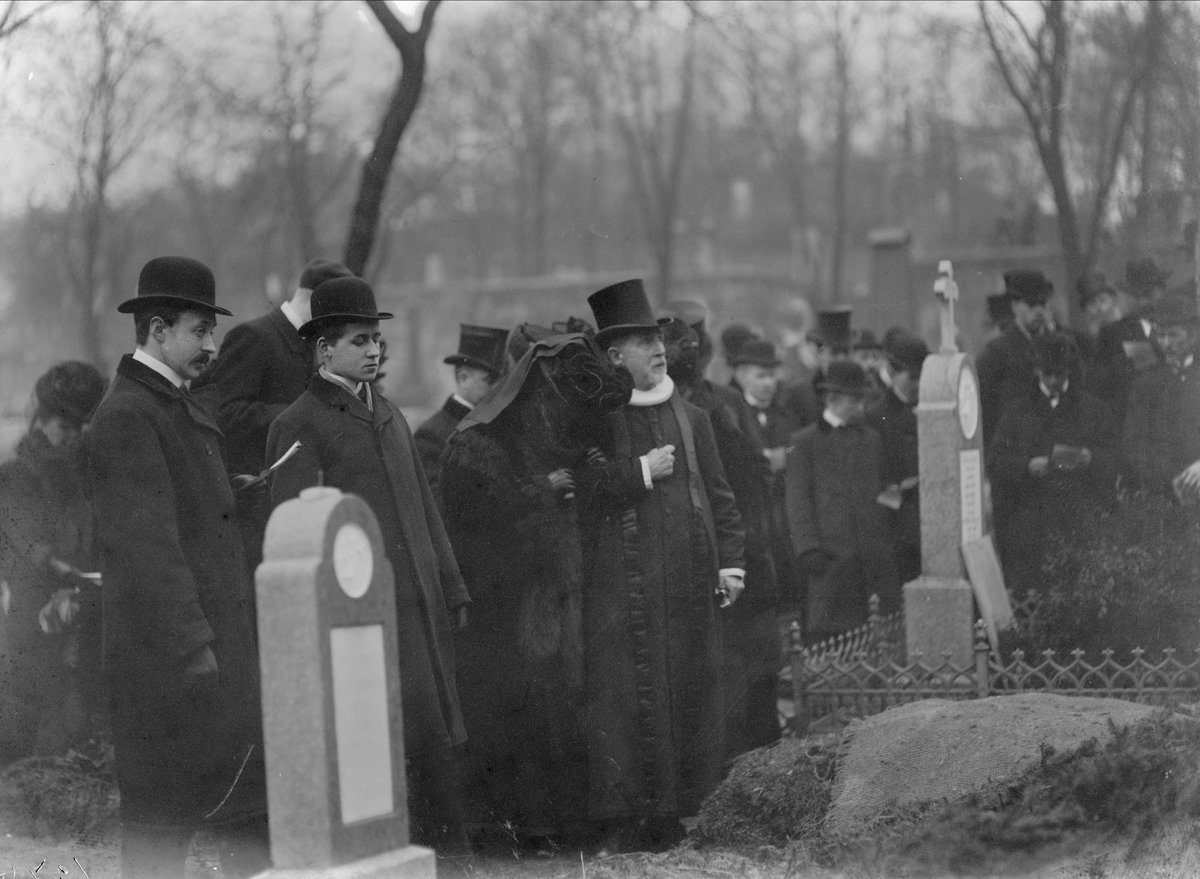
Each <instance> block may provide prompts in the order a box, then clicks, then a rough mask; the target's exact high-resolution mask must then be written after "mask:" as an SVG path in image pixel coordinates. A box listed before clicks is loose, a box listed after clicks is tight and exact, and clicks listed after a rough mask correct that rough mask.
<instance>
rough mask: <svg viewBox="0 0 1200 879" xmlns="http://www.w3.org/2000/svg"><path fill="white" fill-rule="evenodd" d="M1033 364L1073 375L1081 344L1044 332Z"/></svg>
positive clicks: (1063, 335) (1037, 342)
mask: <svg viewBox="0 0 1200 879" xmlns="http://www.w3.org/2000/svg"><path fill="white" fill-rule="evenodd" d="M1195 312H1196V310H1195V308H1193V309H1192V313H1193V315H1195ZM1033 366H1034V368H1035V369H1038V370H1041V371H1042V372H1045V373H1049V374H1051V375H1071V374H1072V373H1073V372H1074V371H1075V369H1076V368H1077V367H1078V366H1079V346H1078V345H1076V344H1075V340H1074V339H1073V338H1071V336H1069V335H1068V334H1067V333H1064V332H1059V331H1056V332H1053V333H1043V334H1042V335H1040V336H1038V337H1037V338H1036V339H1034V340H1033Z"/></svg>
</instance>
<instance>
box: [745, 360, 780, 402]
mask: <svg viewBox="0 0 1200 879" xmlns="http://www.w3.org/2000/svg"><path fill="white" fill-rule="evenodd" d="M735 375H736V376H737V382H738V384H739V385H740V386H741V388H742V390H744V391H745V392H746V393H747V394H748V395H749V396H750V399H752V400H754V402H756V403H758V405H760V406H770V405H771V401H772V400H774V399H775V391H776V389H777V388H778V387H779V370H778V369H776V368H774V367H770V366H758V365H756V364H753V363H746V364H743V365H741V366H739V367H738V368H737V369H736V370H735Z"/></svg>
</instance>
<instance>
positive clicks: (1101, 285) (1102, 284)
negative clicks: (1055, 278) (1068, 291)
mask: <svg viewBox="0 0 1200 879" xmlns="http://www.w3.org/2000/svg"><path fill="white" fill-rule="evenodd" d="M1075 289H1076V290H1078V291H1079V304H1080V305H1081V306H1083V307H1084V308H1086V307H1087V304H1088V303H1089V302H1091V301H1092V300H1093V299H1095V298H1096V297H1097V296H1100V295H1102V294H1104V293H1108V294H1109V295H1113V294H1115V293H1116V291H1115V290H1114V289H1113V287H1112V284H1110V283H1108V276H1107V275H1105V274H1104V272H1101V271H1091V272H1088V273H1087V274H1086V275H1084V276H1083V277H1082V278H1080V279H1079V280H1078V281H1077V282H1076V283H1075Z"/></svg>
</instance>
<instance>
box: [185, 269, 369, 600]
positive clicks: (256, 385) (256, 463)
mask: <svg viewBox="0 0 1200 879" xmlns="http://www.w3.org/2000/svg"><path fill="white" fill-rule="evenodd" d="M349 275H350V270H349V269H348V268H346V267H345V266H343V265H342V264H340V263H336V262H331V261H330V260H326V259H314V260H310V261H309V263H308V265H306V266H305V267H304V271H303V272H301V274H300V283H299V286H298V287H297V288H296V292H295V293H294V294H293V295H292V298H291V299H290V300H288V301H287V302H284V303H282V304H281V305H280V306H279V307H278V308H273V309H271V311H269V312H268V313H267V314H265V315H263V316H262V317H256V318H254V319H253V320H248V321H246V322H244V323H240V324H238V325H237V326H235V327H233V328H232V329H231V330H230V331H229V332H228V333H227V334H226V336H225V340H224V341H223V342H222V343H221V350H220V353H219V355H218V357H217V360H216V363H215V364H214V365H213V367H212V369H211V370H210V371H209V372H208V373H207V374H205V376H204V377H203V379H202V381H203V383H204V384H206V385H212V386H213V387H215V388H216V391H217V397H218V400H219V402H218V405H217V424H218V425H219V426H220V428H221V432H222V433H224V434H225V443H226V447H227V449H228V452H229V466H230V469H231V470H232V471H233V472H234V473H249V474H257V473H259V472H261V471H262V470H263V468H265V467H266V466H267V465H268V464H269V463H271V462H269V461H267V460H266V454H267V431H268V430H269V429H270V427H271V422H272V421H274V420H275V419H276V418H277V417H279V415H281V414H282V413H283V410H284V409H286V408H287V407H288V406H290V405H292V403H294V402H295V401H296V398H297V397H299V396H300V395H301V394H303V393H304V389H305V388H306V387H308V379H309V377H311V376H312V374H313V370H315V369H316V364H315V363H314V362H313V350H312V346H311V345H310V344H309V343H308V342H306V341H304V339H302V338H300V334H299V332H298V330H299V329H300V327H301V326H302V325H303V324H304V323H305V322H306V321H308V319H309V318H310V317H311V312H310V308H309V300H310V299H311V297H312V291H313V290H314V289H316V288H317V286H319V285H320V284H321V283H322V282H323V281H327V280H329V279H330V278H344V277H348V276H349ZM199 386H200V382H197V389H198V388H199ZM266 512H268V511H267V510H266V509H265V507H264V509H262V510H257V511H256V512H255V514H254V515H251V516H246V515H244V514H243V515H242V516H241V517H240V518H239V521H238V524H239V526H240V527H241V530H242V537H243V541H244V543H245V551H246V563H247V565H248V566H249V569H250V572H251V578H253V575H254V570H255V569H256V568H257V567H258V563H259V562H261V561H262V544H263V536H264V535H265V534H266V530H267V521H266V518H264V515H263V514H264V513H266Z"/></svg>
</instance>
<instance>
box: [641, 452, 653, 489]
mask: <svg viewBox="0 0 1200 879" xmlns="http://www.w3.org/2000/svg"><path fill="white" fill-rule="evenodd" d="M638 460H639V461H641V462H642V482H644V483H646V490H647V491H649V490H651V489H653V488H654V480H653V479H651V478H650V458H649V456H647V455H642V457H640V458H638Z"/></svg>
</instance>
